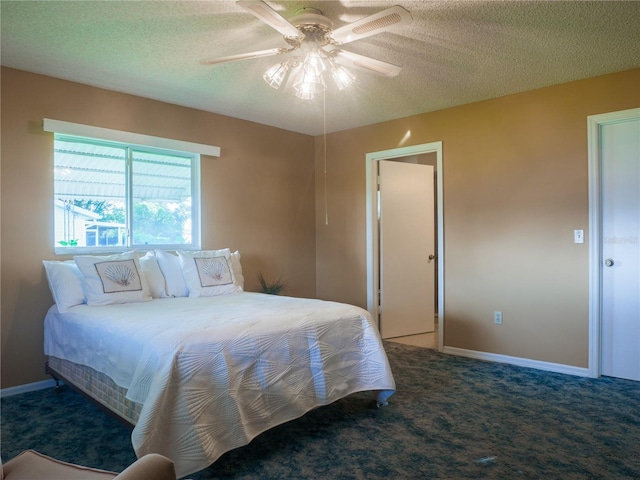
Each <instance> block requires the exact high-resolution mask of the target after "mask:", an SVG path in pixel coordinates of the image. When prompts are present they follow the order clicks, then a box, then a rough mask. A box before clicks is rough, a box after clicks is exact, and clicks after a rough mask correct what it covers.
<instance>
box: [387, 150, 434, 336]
mask: <svg viewBox="0 0 640 480" xmlns="http://www.w3.org/2000/svg"><path fill="white" fill-rule="evenodd" d="M378 164H379V175H380V203H379V211H380V235H379V239H380V249H379V251H380V277H379V278H380V308H379V313H380V333H381V335H382V338H393V337H400V336H404V335H414V334H418V333H425V332H432V331H433V330H434V313H435V253H436V252H435V239H434V229H435V225H434V175H433V172H434V169H433V166H430V165H419V164H414V163H403V162H394V161H380V162H378Z"/></svg>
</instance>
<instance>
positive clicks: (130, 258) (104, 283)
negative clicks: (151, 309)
mask: <svg viewBox="0 0 640 480" xmlns="http://www.w3.org/2000/svg"><path fill="white" fill-rule="evenodd" d="M73 259H74V260H75V261H76V264H77V265H78V268H79V269H80V271H81V272H82V274H83V275H84V279H85V284H84V287H85V292H84V293H85V295H86V296H87V304H89V305H110V304H112V303H132V302H146V301H147V300H151V296H150V295H149V287H148V285H147V281H146V279H145V278H144V275H142V269H141V268H140V261H139V260H138V254H137V253H135V252H127V253H121V254H116V255H104V256H92V255H78V256H75V257H73Z"/></svg>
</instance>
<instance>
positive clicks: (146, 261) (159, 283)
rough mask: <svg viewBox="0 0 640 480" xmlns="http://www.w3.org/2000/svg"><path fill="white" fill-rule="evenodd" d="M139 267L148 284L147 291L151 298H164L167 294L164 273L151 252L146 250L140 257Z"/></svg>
mask: <svg viewBox="0 0 640 480" xmlns="http://www.w3.org/2000/svg"><path fill="white" fill-rule="evenodd" d="M139 260H140V268H141V269H142V275H143V276H144V278H145V279H146V281H147V285H148V286H149V293H150V294H151V296H152V297H153V298H164V297H166V296H167V287H166V285H165V281H164V275H162V271H161V270H160V265H158V259H157V258H156V256H155V254H154V253H153V252H147V254H146V255H145V256H144V257H140V259H139Z"/></svg>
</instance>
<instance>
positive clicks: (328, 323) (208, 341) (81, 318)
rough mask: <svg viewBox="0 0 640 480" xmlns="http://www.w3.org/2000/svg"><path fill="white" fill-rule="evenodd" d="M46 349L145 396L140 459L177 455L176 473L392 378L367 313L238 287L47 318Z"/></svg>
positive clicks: (384, 389) (380, 395)
mask: <svg viewBox="0 0 640 480" xmlns="http://www.w3.org/2000/svg"><path fill="white" fill-rule="evenodd" d="M44 329H45V354H46V355H49V356H55V357H59V358H62V359H66V360H69V361H72V362H75V363H79V364H82V365H87V366H89V367H91V368H93V369H95V370H97V371H99V372H102V373H104V374H106V375H108V376H109V377H111V378H112V379H113V380H114V381H115V382H116V383H117V384H118V385H119V386H121V387H124V388H126V389H128V393H127V397H128V398H129V399H131V400H133V401H136V402H139V403H142V404H143V408H142V411H141V413H140V418H139V420H138V423H137V425H136V426H135V428H134V430H133V433H132V444H133V447H134V450H135V451H136V454H137V455H138V456H141V455H144V454H146V453H150V452H157V453H161V454H163V455H166V456H167V457H169V458H171V459H172V460H173V461H174V462H175V464H176V471H177V474H178V476H184V475H188V474H190V473H193V472H196V471H198V470H201V469H203V468H205V467H207V466H208V465H210V464H211V463H213V462H214V461H215V460H217V459H218V458H219V457H220V455H222V454H223V453H225V452H227V451H229V450H231V449H233V448H236V447H239V446H242V445H246V444H247V443H249V441H251V439H252V438H254V437H255V436H256V435H258V434H260V433H262V432H264V431H266V430H268V429H269V428H272V427H274V426H276V425H279V424H281V423H284V422H286V421H289V420H292V419H294V418H297V417H300V416H302V415H303V414H304V413H306V412H308V411H309V410H311V409H313V408H314V407H317V406H320V405H326V404H328V403H331V402H333V401H335V400H337V399H339V398H342V397H344V396H346V395H349V394H351V393H354V392H358V391H366V390H371V391H373V392H374V395H375V398H376V400H377V401H379V402H381V403H384V402H386V400H387V398H388V397H389V396H391V395H392V394H393V392H394V391H395V382H394V379H393V376H392V374H391V369H390V367H389V363H388V360H387V356H386V354H385V352H384V349H383V347H382V342H381V340H380V336H379V334H378V332H377V330H376V328H375V326H374V325H373V322H372V319H371V316H370V315H369V313H368V312H367V311H366V310H363V309H361V308H359V307H355V306H352V305H346V304H341V303H335V302H326V301H320V300H310V299H300V298H292V297H279V296H273V295H264V294H259V293H236V294H231V295H222V296H217V297H197V298H167V299H155V300H152V301H149V302H141V303H129V304H118V305H106V306H87V305H78V306H76V307H73V308H71V309H70V310H69V311H68V312H67V313H65V314H60V313H58V311H57V308H56V307H55V306H53V307H51V309H50V310H49V313H48V314H47V317H46V319H45V326H44Z"/></svg>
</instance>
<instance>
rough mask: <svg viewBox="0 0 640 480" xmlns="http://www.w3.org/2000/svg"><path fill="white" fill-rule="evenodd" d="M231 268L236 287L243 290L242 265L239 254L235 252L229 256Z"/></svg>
mask: <svg viewBox="0 0 640 480" xmlns="http://www.w3.org/2000/svg"><path fill="white" fill-rule="evenodd" d="M231 268H233V276H234V278H235V280H236V282H235V283H236V287H239V288H240V290H244V275H243V274H242V264H241V263H240V252H239V251H237V250H236V251H235V252H233V253H232V254H231Z"/></svg>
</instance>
